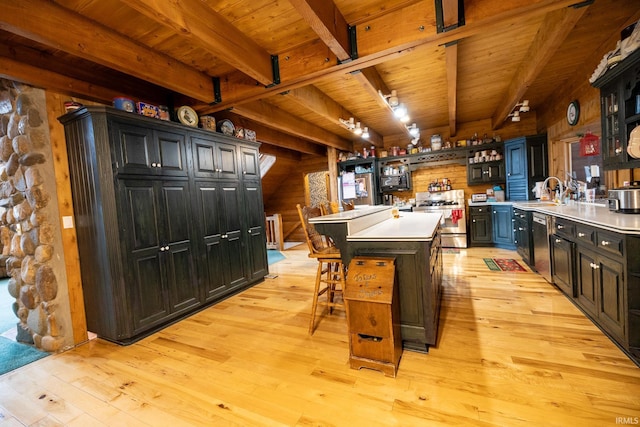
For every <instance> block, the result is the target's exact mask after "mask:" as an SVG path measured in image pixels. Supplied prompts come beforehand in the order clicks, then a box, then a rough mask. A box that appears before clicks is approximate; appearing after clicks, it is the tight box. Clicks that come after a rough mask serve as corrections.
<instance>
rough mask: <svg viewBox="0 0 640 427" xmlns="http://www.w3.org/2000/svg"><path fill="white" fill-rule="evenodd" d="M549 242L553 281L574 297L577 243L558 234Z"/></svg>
mask: <svg viewBox="0 0 640 427" xmlns="http://www.w3.org/2000/svg"><path fill="white" fill-rule="evenodd" d="M549 243H550V247H549V250H550V251H551V275H552V278H553V279H552V280H553V283H554V284H555V285H556V286H557V287H558V288H560V290H561V291H562V292H564V293H565V294H567V296H569V297H571V298H573V297H574V296H576V295H575V286H574V283H575V281H574V266H573V259H574V248H575V244H574V243H573V242H571V241H569V240H567V239H564V238H562V237H561V236H559V235H556V234H554V235H552V236H551V238H550V239H549Z"/></svg>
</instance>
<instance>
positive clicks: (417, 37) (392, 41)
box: [202, 0, 575, 111]
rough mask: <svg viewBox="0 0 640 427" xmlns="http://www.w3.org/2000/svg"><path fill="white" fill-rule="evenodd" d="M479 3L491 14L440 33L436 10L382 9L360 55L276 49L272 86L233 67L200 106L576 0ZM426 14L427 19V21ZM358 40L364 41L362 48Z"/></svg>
mask: <svg viewBox="0 0 640 427" xmlns="http://www.w3.org/2000/svg"><path fill="white" fill-rule="evenodd" d="M482 3H483V6H485V5H486V6H487V7H489V8H490V9H491V10H493V11H494V12H495V13H494V15H491V16H490V17H485V15H486V14H485V13H484V9H482V10H481V12H482V15H481V16H482V17H483V18H482V19H474V17H473V16H470V13H467V11H465V21H466V25H464V26H462V27H459V28H456V29H453V30H451V31H447V32H444V33H439V34H438V33H436V30H435V16H434V17H431V18H428V17H427V16H426V15H425V13H424V12H421V13H419V15H420V16H422V17H423V21H424V22H423V21H419V22H422V23H423V25H424V26H423V27H422V28H420V27H416V24H417V23H418V22H416V18H413V19H411V21H410V22H408V23H407V22H405V21H406V16H407V15H411V14H410V13H406V11H405V10H404V9H402V10H400V11H397V12H394V13H390V14H386V15H382V16H380V17H379V18H377V19H376V20H375V21H376V22H375V25H374V23H373V22H372V24H371V26H370V25H369V24H368V23H366V24H362V26H363V27H370V29H369V30H368V31H358V34H357V38H358V53H359V57H358V58H356V59H354V60H353V61H351V62H347V63H337V60H336V58H335V56H332V55H333V53H332V52H330V51H329V50H328V48H327V47H326V46H324V44H323V43H311V44H308V45H305V46H302V47H297V48H294V49H291V50H290V51H288V52H286V53H285V54H281V55H280V56H281V60H280V65H281V68H280V74H281V77H282V79H281V83H280V84H279V85H278V86H277V87H271V88H262V87H256V86H255V85H253V86H251V85H249V84H247V82H246V79H244V78H239V76H238V74H240V73H233V74H230V75H228V76H224V78H223V81H224V83H223V87H222V89H223V93H222V102H221V103H219V104H216V105H215V106H212V107H209V108H207V107H206V106H202V108H203V109H204V110H205V111H221V110H223V109H225V108H229V107H231V106H233V105H235V104H237V103H238V102H247V101H255V100H258V99H262V98H265V97H268V96H271V95H273V94H275V93H278V92H283V91H285V90H290V89H293V88H295V87H301V86H305V85H309V84H313V83H314V82H315V81H317V80H319V79H323V78H331V77H332V76H335V75H340V74H344V73H349V72H353V71H357V70H360V69H365V68H369V67H372V66H375V65H377V64H380V63H382V62H385V61H389V60H392V59H394V58H397V57H399V56H402V55H406V54H408V53H411V52H415V51H416V49H431V48H432V47H433V46H438V45H443V44H446V43H451V42H455V41H457V40H460V39H463V38H466V37H471V36H473V35H475V34H479V33H482V32H485V31H487V28H490V27H491V26H493V25H505V24H507V23H517V22H520V21H522V20H527V19H529V18H531V17H534V16H540V15H542V14H545V13H548V12H550V11H553V10H557V9H562V8H566V7H567V6H569V5H571V4H573V3H575V0H529V1H527V2H524V1H523V0H518V1H516V2H504V1H503V0H485V1H483V2H482ZM416 4H418V5H422V6H423V7H424V4H425V3H415V4H414V3H411V5H410V6H409V7H410V8H412V10H413V7H415V5H416ZM431 9H433V6H432V7H431ZM414 14H415V13H414ZM429 19H430V20H431V21H428V20H429ZM367 22H369V21H367ZM407 34H408V35H407ZM363 46H366V47H367V48H366V50H364V51H363ZM363 52H364V53H363Z"/></svg>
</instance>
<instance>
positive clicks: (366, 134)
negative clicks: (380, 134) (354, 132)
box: [362, 126, 369, 139]
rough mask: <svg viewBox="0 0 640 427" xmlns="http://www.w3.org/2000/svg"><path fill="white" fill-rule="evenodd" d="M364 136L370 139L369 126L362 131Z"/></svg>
mask: <svg viewBox="0 0 640 427" xmlns="http://www.w3.org/2000/svg"><path fill="white" fill-rule="evenodd" d="M362 137H363V138H364V139H369V128H368V127H366V126H365V127H364V130H363V131H362Z"/></svg>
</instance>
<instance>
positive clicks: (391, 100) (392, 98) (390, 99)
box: [378, 90, 399, 108]
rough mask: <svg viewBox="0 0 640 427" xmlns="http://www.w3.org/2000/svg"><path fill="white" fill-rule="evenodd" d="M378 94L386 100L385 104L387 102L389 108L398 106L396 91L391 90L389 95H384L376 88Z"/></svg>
mask: <svg viewBox="0 0 640 427" xmlns="http://www.w3.org/2000/svg"><path fill="white" fill-rule="evenodd" d="M378 94H379V95H380V96H381V97H382V99H384V100H385V101H387V104H389V106H390V107H391V108H395V107H397V106H398V102H399V101H398V93H397V92H396V91H395V90H392V91H391V93H390V94H389V95H385V94H383V93H382V91H381V90H378Z"/></svg>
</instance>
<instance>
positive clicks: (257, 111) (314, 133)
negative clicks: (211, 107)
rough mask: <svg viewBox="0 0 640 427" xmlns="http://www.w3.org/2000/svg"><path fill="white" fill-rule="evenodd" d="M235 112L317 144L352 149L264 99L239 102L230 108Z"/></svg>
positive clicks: (349, 144)
mask: <svg viewBox="0 0 640 427" xmlns="http://www.w3.org/2000/svg"><path fill="white" fill-rule="evenodd" d="M232 111H233V112H234V113H235V114H238V115H240V116H243V117H246V118H248V119H251V120H254V121H256V122H258V123H262V124H263V125H265V126H269V127H272V128H275V129H279V130H280V131H282V132H284V133H288V134H290V135H294V136H297V137H300V138H304V139H307V140H309V141H315V142H316V143H318V144H322V145H326V146H329V147H334V148H337V149H338V150H342V151H352V149H353V144H352V143H351V141H347V140H345V139H343V138H340V137H339V136H337V135H336V134H334V133H331V132H328V131H326V130H324V129H323V128H321V127H320V126H316V125H314V124H312V123H309V122H306V121H303V120H300V119H299V118H297V117H295V116H293V115H291V114H289V113H287V112H286V111H284V110H282V109H280V108H278V107H275V106H273V105H270V104H268V103H266V102H264V101H256V102H251V103H244V104H240V105H238V106H237V107H234V108H233V110H232Z"/></svg>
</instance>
